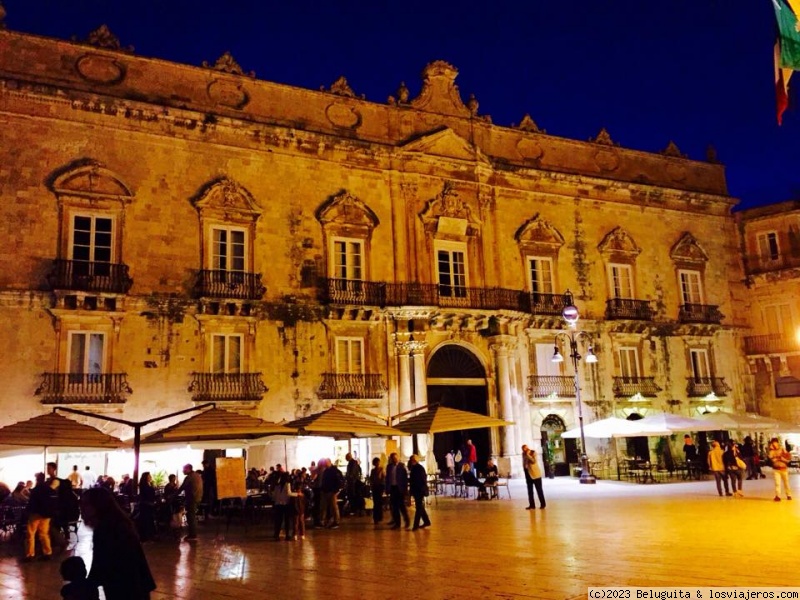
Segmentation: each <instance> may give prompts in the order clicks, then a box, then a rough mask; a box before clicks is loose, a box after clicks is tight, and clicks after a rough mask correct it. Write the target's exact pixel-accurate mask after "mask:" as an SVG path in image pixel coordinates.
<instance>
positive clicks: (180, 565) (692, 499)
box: [0, 475, 800, 600]
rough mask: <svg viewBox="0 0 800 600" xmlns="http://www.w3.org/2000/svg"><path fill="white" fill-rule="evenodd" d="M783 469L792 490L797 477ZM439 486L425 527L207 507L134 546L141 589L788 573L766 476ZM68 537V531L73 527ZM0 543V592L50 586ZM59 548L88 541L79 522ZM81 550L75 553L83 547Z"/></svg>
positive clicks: (792, 507) (501, 587) (176, 592)
mask: <svg viewBox="0 0 800 600" xmlns="http://www.w3.org/2000/svg"><path fill="white" fill-rule="evenodd" d="M792 482H793V485H794V487H795V488H796V491H797V493H798V495H800V476H797V475H793V476H792ZM502 493H503V499H502V500H500V501H491V502H477V501H475V500H465V499H458V498H441V497H440V498H438V499H437V500H435V501H434V502H433V505H432V506H431V508H430V509H429V512H430V515H431V520H432V521H433V526H432V527H431V528H430V529H423V530H420V531H416V532H412V531H406V530H400V531H391V530H388V529H387V528H386V527H385V526H384V527H381V528H379V529H375V528H374V527H373V525H372V521H371V520H370V519H369V518H346V519H343V522H342V527H341V528H340V529H339V530H337V531H329V530H316V531H315V530H309V531H308V532H307V535H306V539H305V540H302V541H297V542H283V541H282V542H274V541H272V539H271V530H270V528H269V527H270V526H269V524H267V523H261V524H260V525H258V526H250V527H248V529H247V531H245V530H244V528H243V527H241V526H238V525H234V526H232V527H231V528H230V529H229V530H228V531H227V532H226V530H225V524H224V523H223V522H218V521H215V520H212V521H209V522H208V523H207V524H206V525H205V526H204V527H201V534H200V540H199V541H198V542H197V543H193V544H189V543H186V542H173V541H171V540H170V541H166V540H162V541H158V542H154V543H148V544H146V545H145V551H146V553H147V556H148V559H149V561H150V565H151V568H152V570H153V573H154V575H155V578H156V581H157V583H158V592H157V593H155V594H154V595H153V598H154V600H162V599H164V598H182V599H192V600H214V599H238V598H248V599H254V598H287V599H289V598H337V599H343V600H347V599H356V598H358V599H363V598H383V599H389V598H404V599H408V598H441V599H453V600H455V599H464V598H560V599H564V598H584V597H586V592H587V587H588V586H590V585H663V586H666V585H670V586H672V585H701V584H702V585H708V586H736V585H750V586H800V572H798V569H797V552H798V550H800V534H798V532H797V520H798V515H799V514H800V497H799V498H798V500H796V501H792V502H787V501H786V500H783V501H782V502H779V503H778V502H773V493H772V480H771V478H770V479H766V480H761V481H757V482H750V481H746V482H745V494H746V496H745V498H744V499H735V498H720V497H718V496H717V493H716V489H715V487H714V483H713V481H702V482H682V483H659V484H649V485H637V484H630V483H619V482H609V481H601V482H598V484H597V485H596V486H584V485H580V484H578V482H577V481H576V480H574V479H557V480H554V481H551V480H546V481H545V493H546V495H547V503H548V504H547V508H546V509H545V510H538V509H537V510H535V511H526V510H524V507H525V506H526V505H527V501H526V497H525V496H526V495H525V489H524V484H523V482H521V481H513V482H512V486H511V494H512V499H511V500H509V499H507V498H506V497H505V491H503V492H502ZM73 540H74V538H73ZM17 549H18V548H17V546H16V545H15V544H9V543H2V544H0V598H3V599H12V598H13V599H15V600H17V599H25V600H34V599H35V600H45V599H47V600H52V599H55V598H58V597H59V589H60V587H61V581H60V578H59V575H58V565H59V562H60V558H63V557H65V556H66V555H67V554H66V553H65V554H63V555H62V556H61V557H59V559H58V560H53V561H51V562H49V563H42V562H35V563H21V562H20V561H19V559H18V556H17ZM70 552H75V553H77V554H80V555H81V556H83V557H84V558H87V559H88V557H89V556H90V553H91V533H90V531H89V530H85V529H83V530H81V532H80V541H79V543H78V544H77V545H75V544H73V547H72V549H71V550H70ZM87 562H88V560H87Z"/></svg>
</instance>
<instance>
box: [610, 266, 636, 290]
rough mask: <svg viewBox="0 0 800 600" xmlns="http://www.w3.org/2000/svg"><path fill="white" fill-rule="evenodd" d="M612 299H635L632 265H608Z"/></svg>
mask: <svg viewBox="0 0 800 600" xmlns="http://www.w3.org/2000/svg"><path fill="white" fill-rule="evenodd" d="M608 280H609V286H610V289H611V297H612V298H633V269H632V268H631V266H630V265H618V264H610V265H608Z"/></svg>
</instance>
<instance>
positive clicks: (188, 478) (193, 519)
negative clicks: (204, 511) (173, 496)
mask: <svg viewBox="0 0 800 600" xmlns="http://www.w3.org/2000/svg"><path fill="white" fill-rule="evenodd" d="M183 474H184V475H185V477H184V478H183V483H182V484H181V487H180V488H179V489H178V493H179V494H180V493H181V492H183V493H184V494H185V496H186V526H187V528H188V530H189V532H188V535H187V536H186V537H185V538H184V539H185V540H186V541H188V542H191V541H193V540H196V539H197V505H198V504H200V502H202V500H203V478H202V477H201V476H200V473H196V472H195V470H194V469H193V468H192V465H190V464H186V465H183Z"/></svg>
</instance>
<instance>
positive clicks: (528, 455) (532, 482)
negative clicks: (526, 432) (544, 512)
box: [522, 445, 547, 510]
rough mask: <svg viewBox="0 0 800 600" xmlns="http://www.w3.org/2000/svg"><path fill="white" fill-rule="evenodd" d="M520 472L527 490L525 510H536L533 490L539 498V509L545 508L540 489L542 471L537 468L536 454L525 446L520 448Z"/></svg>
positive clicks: (541, 489) (545, 504)
mask: <svg viewBox="0 0 800 600" xmlns="http://www.w3.org/2000/svg"><path fill="white" fill-rule="evenodd" d="M522 470H523V471H524V472H525V485H526V487H527V488H528V506H527V507H526V508H525V510H533V509H535V508H536V503H535V502H534V501H533V488H536V495H537V496H538V497H539V508H545V507H546V506H547V502H545V499H544V489H543V488H542V470H541V469H540V468H539V461H538V460H537V459H536V452H534V451H533V450H531V449H530V448H528V446H527V445H523V446H522Z"/></svg>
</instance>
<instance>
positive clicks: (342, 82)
mask: <svg viewBox="0 0 800 600" xmlns="http://www.w3.org/2000/svg"><path fill="white" fill-rule="evenodd" d="M319 89H320V91H322V92H328V93H329V94H336V95H337V96H346V97H348V98H355V97H356V93H355V92H354V91H353V88H351V87H350V84H349V83H347V78H345V76H344V75H342V76H341V77H339V79H337V80H336V81H334V82H333V83H332V84H331V87H330V88H328V89H325V86H324V85H323V86H322V87H320V88H319ZM359 97H360V98H361V99H362V100H363V99H364V98H365V96H364V94H362V95H361V96H359Z"/></svg>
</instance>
